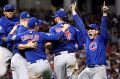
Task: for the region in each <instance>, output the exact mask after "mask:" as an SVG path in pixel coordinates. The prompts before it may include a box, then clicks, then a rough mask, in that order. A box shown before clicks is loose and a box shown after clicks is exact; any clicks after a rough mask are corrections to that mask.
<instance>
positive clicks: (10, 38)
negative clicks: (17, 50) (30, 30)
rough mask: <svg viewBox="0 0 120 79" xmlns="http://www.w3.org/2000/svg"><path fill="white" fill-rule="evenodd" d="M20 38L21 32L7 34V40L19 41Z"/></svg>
mask: <svg viewBox="0 0 120 79" xmlns="http://www.w3.org/2000/svg"><path fill="white" fill-rule="evenodd" d="M20 39H21V34H18V35H13V34H9V35H8V36H7V42H11V41H19V40H20Z"/></svg>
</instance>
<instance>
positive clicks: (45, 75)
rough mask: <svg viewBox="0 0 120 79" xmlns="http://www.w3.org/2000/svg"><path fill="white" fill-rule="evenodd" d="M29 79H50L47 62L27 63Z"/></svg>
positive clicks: (49, 69) (49, 68)
mask: <svg viewBox="0 0 120 79" xmlns="http://www.w3.org/2000/svg"><path fill="white" fill-rule="evenodd" d="M28 68H29V74H30V79H51V74H52V72H51V67H50V64H49V62H48V60H42V59H41V60H37V61H36V63H31V64H30V63H28Z"/></svg>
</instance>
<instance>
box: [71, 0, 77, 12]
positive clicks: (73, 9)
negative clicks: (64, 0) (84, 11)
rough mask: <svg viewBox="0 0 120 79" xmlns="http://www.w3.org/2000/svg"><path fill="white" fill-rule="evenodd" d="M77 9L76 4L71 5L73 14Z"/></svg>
mask: <svg viewBox="0 0 120 79" xmlns="http://www.w3.org/2000/svg"><path fill="white" fill-rule="evenodd" d="M75 8H76V2H75V3H74V4H72V5H71V10H72V12H75Z"/></svg>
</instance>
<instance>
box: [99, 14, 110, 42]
mask: <svg viewBox="0 0 120 79" xmlns="http://www.w3.org/2000/svg"><path fill="white" fill-rule="evenodd" d="M107 26H108V18H107V16H102V20H101V32H100V35H101V36H102V37H103V38H104V39H105V40H107V36H108V32H107Z"/></svg>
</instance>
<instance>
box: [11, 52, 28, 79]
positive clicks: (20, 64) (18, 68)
mask: <svg viewBox="0 0 120 79" xmlns="http://www.w3.org/2000/svg"><path fill="white" fill-rule="evenodd" d="M11 69H12V76H13V79H29V73H28V64H27V60H26V59H25V58H24V57H22V56H21V55H20V54H18V53H16V54H15V55H14V56H13V57H12V59H11Z"/></svg>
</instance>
